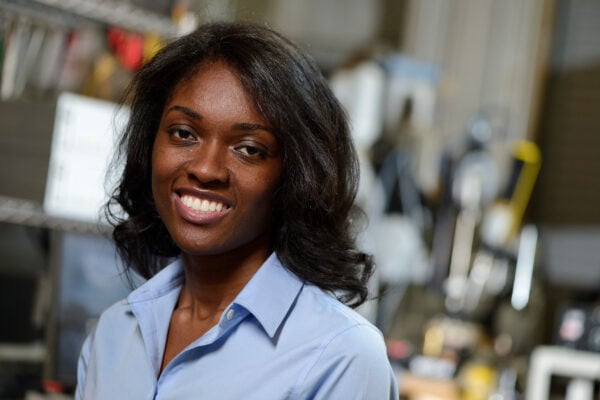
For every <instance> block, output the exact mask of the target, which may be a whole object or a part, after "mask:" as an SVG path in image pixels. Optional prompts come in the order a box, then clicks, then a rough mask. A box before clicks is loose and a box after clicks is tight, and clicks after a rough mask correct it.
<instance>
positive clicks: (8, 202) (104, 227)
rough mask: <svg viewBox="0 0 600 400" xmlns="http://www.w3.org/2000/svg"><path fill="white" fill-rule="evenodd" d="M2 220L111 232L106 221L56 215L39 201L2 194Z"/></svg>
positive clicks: (53, 227) (0, 217) (95, 231)
mask: <svg viewBox="0 0 600 400" xmlns="http://www.w3.org/2000/svg"><path fill="white" fill-rule="evenodd" d="M0 222H8V223H13V224H19V225H26V226H32V227H38V228H47V229H52V230H57V231H67V232H77V233H92V234H101V235H105V236H108V235H110V232H111V227H110V226H109V225H108V224H106V223H102V222H98V223H92V222H85V221H78V220H73V219H67V218H60V217H55V216H52V215H48V214H46V213H45V212H44V210H43V208H42V205H41V204H39V203H38V202H35V201H31V200H24V199H17V198H13V197H7V196H0Z"/></svg>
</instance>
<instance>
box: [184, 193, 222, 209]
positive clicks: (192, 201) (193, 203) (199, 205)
mask: <svg viewBox="0 0 600 400" xmlns="http://www.w3.org/2000/svg"><path fill="white" fill-rule="evenodd" d="M181 202H182V203H183V204H185V206H186V207H189V208H191V209H192V210H194V211H197V212H212V211H221V210H223V209H225V208H226V206H225V205H224V204H223V203H219V202H216V201H209V200H206V199H203V200H200V199H199V198H197V197H192V196H181Z"/></svg>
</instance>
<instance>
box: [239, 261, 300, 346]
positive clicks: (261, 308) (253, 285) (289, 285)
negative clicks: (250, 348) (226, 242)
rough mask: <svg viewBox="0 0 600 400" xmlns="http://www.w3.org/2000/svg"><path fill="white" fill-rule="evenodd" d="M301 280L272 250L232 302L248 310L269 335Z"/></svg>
mask: <svg viewBox="0 0 600 400" xmlns="http://www.w3.org/2000/svg"><path fill="white" fill-rule="evenodd" d="M302 286H303V282H302V281H301V280H300V279H299V278H298V277H297V276H296V275H294V274H293V273H292V272H290V271H289V270H288V269H287V268H285V267H284V266H283V264H281V261H280V260H279V258H278V257H277V254H276V253H272V254H271V256H270V257H269V258H267V260H266V261H265V262H264V264H263V265H262V266H261V267H260V268H259V270H258V271H257V272H256V273H255V274H254V276H253V277H252V279H250V281H249V282H248V283H247V284H246V286H245V287H244V289H242V291H241V292H240V293H239V294H238V296H237V297H236V298H235V300H234V301H233V303H234V304H237V305H239V306H241V307H243V308H245V309H246V310H248V312H250V313H251V314H252V315H253V316H254V317H255V318H256V320H257V321H258V322H259V323H260V324H261V325H262V327H263V329H264V330H265V332H266V333H267V334H268V335H269V336H270V337H271V338H273V337H274V336H275V334H276V333H277V330H278V328H279V326H280V325H281V323H282V322H283V321H284V319H285V317H286V316H287V314H288V313H289V311H290V309H291V307H292V305H293V304H294V302H295V300H296V297H297V296H298V294H299V293H300V289H301V288H302Z"/></svg>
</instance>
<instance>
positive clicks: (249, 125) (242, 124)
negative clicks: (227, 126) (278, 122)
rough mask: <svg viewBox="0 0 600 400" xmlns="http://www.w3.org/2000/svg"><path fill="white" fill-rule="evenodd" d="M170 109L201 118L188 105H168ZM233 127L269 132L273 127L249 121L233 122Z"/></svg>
mask: <svg viewBox="0 0 600 400" xmlns="http://www.w3.org/2000/svg"><path fill="white" fill-rule="evenodd" d="M170 111H179V112H182V113H184V114H185V115H187V116H188V117H190V118H194V119H197V120H201V119H202V115H200V114H198V113H197V112H196V111H194V110H192V109H191V108H188V107H184V106H178V105H175V106H171V107H169V109H168V110H167V112H170ZM233 129H235V130H240V131H261V130H262V131H267V132H271V133H272V132H273V129H272V128H269V127H268V126H265V125H261V124H255V123H250V122H240V123H238V124H234V125H233Z"/></svg>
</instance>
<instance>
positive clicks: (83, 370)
mask: <svg viewBox="0 0 600 400" xmlns="http://www.w3.org/2000/svg"><path fill="white" fill-rule="evenodd" d="M94 332H95V331H92V333H91V334H89V335H88V337H87V338H86V339H85V341H84V342H83V346H82V348H81V353H80V354H79V360H78V361H77V386H76V388H75V400H83V387H84V383H85V378H86V374H87V367H88V361H89V359H90V354H91V352H92V341H93V336H94Z"/></svg>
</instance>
